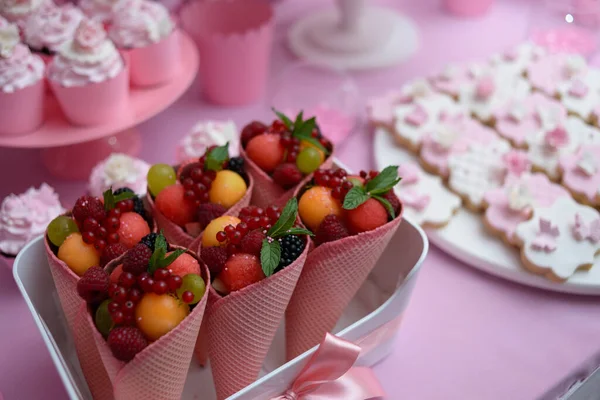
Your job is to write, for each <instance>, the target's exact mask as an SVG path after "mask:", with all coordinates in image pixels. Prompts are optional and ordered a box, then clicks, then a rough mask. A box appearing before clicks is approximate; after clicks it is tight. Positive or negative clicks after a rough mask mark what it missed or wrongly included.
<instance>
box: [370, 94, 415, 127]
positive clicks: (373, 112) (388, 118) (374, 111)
mask: <svg viewBox="0 0 600 400" xmlns="http://www.w3.org/2000/svg"><path fill="white" fill-rule="evenodd" d="M405 100H406V99H405V98H404V96H403V95H402V93H401V92H400V91H399V90H391V91H389V92H388V93H386V94H385V95H383V96H380V97H375V98H372V99H370V100H369V101H368V104H367V117H368V118H369V122H370V123H371V125H373V126H375V127H381V128H386V129H389V130H392V128H393V126H394V107H395V106H396V105H397V104H400V103H402V102H403V101H405Z"/></svg>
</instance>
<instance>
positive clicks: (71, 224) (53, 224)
mask: <svg viewBox="0 0 600 400" xmlns="http://www.w3.org/2000/svg"><path fill="white" fill-rule="evenodd" d="M73 232H79V228H78V227H77V223H76V222H75V221H74V220H73V218H70V217H67V216H65V215H61V216H58V217H56V218H54V219H53V220H52V221H50V224H48V239H50V242H52V244H53V245H55V246H60V245H62V244H63V242H64V241H65V239H66V238H67V237H68V236H69V235H70V234H71V233H73Z"/></svg>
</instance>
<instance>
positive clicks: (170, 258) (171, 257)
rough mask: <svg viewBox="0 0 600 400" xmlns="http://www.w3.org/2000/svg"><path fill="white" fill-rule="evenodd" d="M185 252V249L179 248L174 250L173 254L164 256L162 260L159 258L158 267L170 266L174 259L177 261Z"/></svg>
mask: <svg viewBox="0 0 600 400" xmlns="http://www.w3.org/2000/svg"><path fill="white" fill-rule="evenodd" d="M183 253H185V251H184V250H182V249H177V250H175V251H174V252H172V253H171V254H169V255H168V256H167V257H165V258H163V259H162V260H158V268H166V267H168V266H169V265H171V264H173V261H175V260H176V259H177V257H179V256H180V255H182V254H183Z"/></svg>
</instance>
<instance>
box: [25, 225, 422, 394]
mask: <svg viewBox="0 0 600 400" xmlns="http://www.w3.org/2000/svg"><path fill="white" fill-rule="evenodd" d="M428 247H429V245H428V241H427V237H426V236H425V234H424V232H423V231H422V230H421V229H420V228H419V227H417V226H415V225H413V224H411V223H410V222H409V221H403V222H402V223H401V224H400V227H399V228H398V231H397V232H396V234H395V235H394V237H393V238H392V240H391V242H390V244H389V246H388V247H387V249H386V250H385V251H384V253H383V254H382V256H381V258H380V260H379V262H378V264H377V265H376V266H375V268H374V270H373V271H372V273H371V275H370V276H369V278H368V279H367V281H365V283H364V284H363V286H362V287H361V288H360V290H359V292H358V293H357V295H356V296H355V297H354V298H353V299H352V301H351V303H350V305H349V306H348V308H347V309H346V310H345V312H344V314H343V315H342V317H341V318H340V321H338V324H337V326H336V328H335V329H334V332H335V333H336V334H337V335H339V336H340V337H342V338H345V339H348V340H351V341H353V342H360V339H362V338H364V337H365V336H367V335H368V334H370V333H372V332H373V331H375V330H377V329H378V328H380V327H382V326H383V325H386V324H388V323H391V322H392V321H395V320H397V318H398V317H400V316H401V314H402V313H403V312H404V310H405V309H406V307H407V305H408V301H409V298H410V295H411V292H412V289H413V287H414V284H415V281H416V276H417V272H418V271H419V269H420V267H421V264H422V262H423V260H424V259H425V256H426V254H427V250H428ZM13 275H14V278H15V281H16V283H17V286H18V287H19V290H20V291H21V293H22V294H23V297H24V298H25V302H26V303H27V306H28V307H29V310H30V311H31V314H32V315H33V319H34V321H35V323H36V325H37V327H38V329H39V330H40V333H41V335H42V338H43V340H44V342H45V343H46V346H47V347H48V351H49V352H50V356H51V357H52V360H53V362H54V365H55V366H56V369H57V370H58V373H59V375H60V377H61V379H62V382H63V384H64V386H65V388H66V390H67V393H68V395H69V398H70V399H72V400H75V399H86V400H87V399H91V398H92V397H91V395H90V392H89V390H88V387H87V384H86V382H85V379H84V378H83V374H82V372H81V368H80V366H79V362H78V361H77V356H76V354H75V348H74V346H73V344H72V340H71V334H70V332H68V329H67V326H66V322H65V320H64V314H63V312H62V309H61V308H60V305H59V301H58V296H57V293H56V288H55V287H54V282H53V280H52V276H51V274H50V270H49V266H48V263H47V261H46V255H45V253H44V243H43V237H39V238H37V239H36V240H34V241H33V242H31V243H30V244H28V245H27V246H26V247H25V248H24V249H23V250H22V251H21V253H20V254H19V255H18V257H17V259H16V260H15V263H14V267H13ZM388 325H390V324H388ZM395 329H397V328H392V331H391V333H392V335H389V334H388V335H381V336H378V335H375V341H374V342H375V344H376V345H375V346H370V348H369V349H368V350H366V351H364V352H362V353H361V355H360V358H359V360H358V362H357V365H365V366H371V365H373V364H375V363H376V362H378V361H380V360H381V359H382V358H384V357H385V356H387V355H388V354H389V352H390V351H391V348H392V342H393V338H394V336H395ZM388 333H389V332H388ZM370 339H371V340H370V341H371V342H372V343H373V340H372V339H373V336H371V337H370ZM284 344H285V343H284V331H283V326H282V327H280V329H279V331H278V333H277V335H276V337H275V340H274V342H273V344H272V346H271V349H270V351H269V354H268V355H267V359H266V360H265V363H264V365H263V371H262V374H261V376H262V377H261V378H260V379H258V380H257V381H256V382H254V383H253V384H252V385H250V386H248V387H246V388H245V389H243V390H241V391H239V392H238V393H236V394H235V395H233V396H231V397H230V399H232V400H233V399H235V400H250V399H268V398H270V397H272V396H276V395H279V394H281V393H282V392H284V391H285V390H286V389H287V388H288V386H290V385H291V383H292V381H293V379H294V378H295V377H296V375H297V374H298V373H299V372H300V369H301V368H302V367H303V366H304V364H305V362H306V361H307V357H308V356H309V355H310V353H312V352H313V351H314V349H312V350H309V351H307V352H306V353H304V354H302V355H300V356H298V357H297V358H295V359H294V360H292V361H290V362H288V363H285V364H284V361H285V360H284V354H285V348H284ZM183 398H184V399H199V398H201V399H203V400H213V399H215V392H214V387H213V384H212V375H211V372H210V368H209V367H207V368H201V367H200V366H198V365H197V364H196V363H195V362H192V365H191V366H190V370H189V372H188V379H187V382H186V386H185V389H184V394H183Z"/></svg>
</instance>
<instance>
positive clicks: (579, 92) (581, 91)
mask: <svg viewBox="0 0 600 400" xmlns="http://www.w3.org/2000/svg"><path fill="white" fill-rule="evenodd" d="M588 92H589V88H588V86H587V85H586V84H585V83H584V82H583V81H582V80H581V79H575V80H574V81H573V83H571V87H570V88H569V94H570V95H571V96H573V97H578V98H583V97H585V96H586V95H587V94H588Z"/></svg>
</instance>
